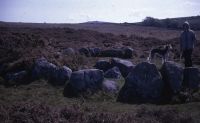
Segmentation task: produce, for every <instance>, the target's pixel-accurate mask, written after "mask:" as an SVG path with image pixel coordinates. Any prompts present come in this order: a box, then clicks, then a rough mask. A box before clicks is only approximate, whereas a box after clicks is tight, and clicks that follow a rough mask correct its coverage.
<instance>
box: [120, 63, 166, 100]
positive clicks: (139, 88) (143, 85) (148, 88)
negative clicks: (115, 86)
mask: <svg viewBox="0 0 200 123" xmlns="http://www.w3.org/2000/svg"><path fill="white" fill-rule="evenodd" d="M163 87H164V83H163V81H162V77H161V74H160V73H159V71H158V70H157V68H156V66H155V65H154V64H150V63H148V62H142V63H140V64H138V65H136V67H135V68H134V69H133V70H132V71H131V72H130V73H129V75H128V76H127V77H126V80H125V84H124V86H123V87H122V89H121V90H120V92H119V95H118V99H117V101H120V102H125V103H158V102H159V101H160V100H161V97H162V91H163Z"/></svg>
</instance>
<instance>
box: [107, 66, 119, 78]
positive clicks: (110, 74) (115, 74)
mask: <svg viewBox="0 0 200 123" xmlns="http://www.w3.org/2000/svg"><path fill="white" fill-rule="evenodd" d="M104 77H105V78H113V79H119V78H120V77H121V73H120V70H119V68H118V67H113V68H111V69H109V70H107V71H106V72H105V73H104Z"/></svg>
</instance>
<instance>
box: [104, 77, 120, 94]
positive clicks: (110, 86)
mask: <svg viewBox="0 0 200 123" xmlns="http://www.w3.org/2000/svg"><path fill="white" fill-rule="evenodd" d="M102 90H103V91H105V92H111V93H117V92H118V91H119V85H118V84H117V82H115V81H113V80H105V81H103V85H102Z"/></svg>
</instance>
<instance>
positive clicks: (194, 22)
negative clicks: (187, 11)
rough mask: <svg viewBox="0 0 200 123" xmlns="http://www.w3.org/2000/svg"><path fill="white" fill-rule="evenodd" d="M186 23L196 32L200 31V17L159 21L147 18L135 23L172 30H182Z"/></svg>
mask: <svg viewBox="0 0 200 123" xmlns="http://www.w3.org/2000/svg"><path fill="white" fill-rule="evenodd" d="M185 21H188V22H189V23H190V26H191V28H192V29H194V30H200V16H191V17H180V18H166V19H157V18H153V17H146V18H145V19H144V20H143V21H142V22H139V23H135V24H136V25H140V26H153V27H164V28H171V29H181V28H182V25H183V23H184V22H185Z"/></svg>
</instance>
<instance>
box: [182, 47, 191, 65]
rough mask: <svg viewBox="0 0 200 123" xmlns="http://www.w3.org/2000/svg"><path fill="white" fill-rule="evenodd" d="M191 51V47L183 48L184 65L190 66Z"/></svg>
mask: <svg viewBox="0 0 200 123" xmlns="http://www.w3.org/2000/svg"><path fill="white" fill-rule="evenodd" d="M192 51H193V49H187V50H183V57H184V59H185V67H192Z"/></svg>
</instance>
